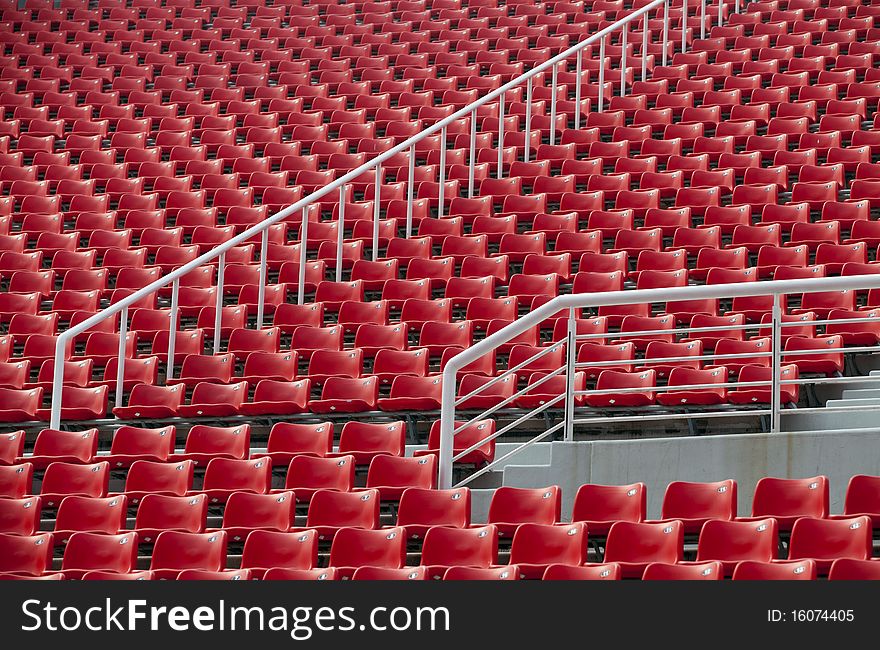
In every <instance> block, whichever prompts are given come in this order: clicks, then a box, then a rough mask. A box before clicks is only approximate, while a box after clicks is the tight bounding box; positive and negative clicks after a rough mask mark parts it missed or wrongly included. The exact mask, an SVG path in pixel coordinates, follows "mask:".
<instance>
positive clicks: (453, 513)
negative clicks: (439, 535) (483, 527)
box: [397, 487, 471, 539]
mask: <svg viewBox="0 0 880 650" xmlns="http://www.w3.org/2000/svg"><path fill="white" fill-rule="evenodd" d="M470 521H471V510H470V490H469V489H468V488H456V489H452V490H433V489H423V488H417V487H409V488H407V489H405V490H404V491H403V493H402V494H401V496H400V504H399V506H398V510H397V525H398V526H402V527H403V528H404V529H405V530H406V535H407V538H409V539H421V538H423V537H424V536H425V534H426V533H427V531H428V530H429V529H430V528H431V527H434V526H450V527H453V528H467V527H468V526H470Z"/></svg>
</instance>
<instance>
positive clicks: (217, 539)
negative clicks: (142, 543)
mask: <svg viewBox="0 0 880 650" xmlns="http://www.w3.org/2000/svg"><path fill="white" fill-rule="evenodd" d="M225 568H226V533H225V532H224V531H222V530H221V531H218V532H213V533H182V532H178V531H175V530H166V531H164V532H162V533H160V534H159V537H158V539H157V540H156V545H155V546H154V547H153V555H152V559H151V561H150V570H151V571H152V572H153V573H154V575H155V577H156V578H157V579H159V580H173V579H175V578H176V577H177V574H178V573H180V572H181V571H183V570H185V569H198V570H201V571H222V570H223V569H225Z"/></svg>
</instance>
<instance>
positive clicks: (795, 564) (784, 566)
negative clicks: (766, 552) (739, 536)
mask: <svg viewBox="0 0 880 650" xmlns="http://www.w3.org/2000/svg"><path fill="white" fill-rule="evenodd" d="M733 579H734V580H815V579H816V563H815V562H814V561H813V560H791V561H779V562H753V561H751V560H745V561H743V562H739V563H738V564H737V565H736V568H735V569H734V570H733Z"/></svg>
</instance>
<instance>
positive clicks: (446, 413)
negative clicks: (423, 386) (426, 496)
mask: <svg viewBox="0 0 880 650" xmlns="http://www.w3.org/2000/svg"><path fill="white" fill-rule="evenodd" d="M452 367H453V366H452V365H447V366H446V368H445V369H444V371H443V385H442V387H441V402H440V458H439V459H438V461H439V465H440V467H439V470H438V475H437V487H438V488H440V489H441V490H448V489H449V488H451V487H452V456H453V450H454V431H455V377H456V370H452V371H451V372H450V368H452Z"/></svg>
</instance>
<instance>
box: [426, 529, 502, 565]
mask: <svg viewBox="0 0 880 650" xmlns="http://www.w3.org/2000/svg"><path fill="white" fill-rule="evenodd" d="M497 556H498V529H497V528H496V527H495V526H493V525H492V524H489V525H488V526H482V527H480V528H449V527H446V526H434V527H432V528H431V529H430V530H428V532H427V534H426V535H425V542H424V545H423V546H422V565H424V566H472V567H488V566H491V565H493V564H495V562H496V560H497Z"/></svg>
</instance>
